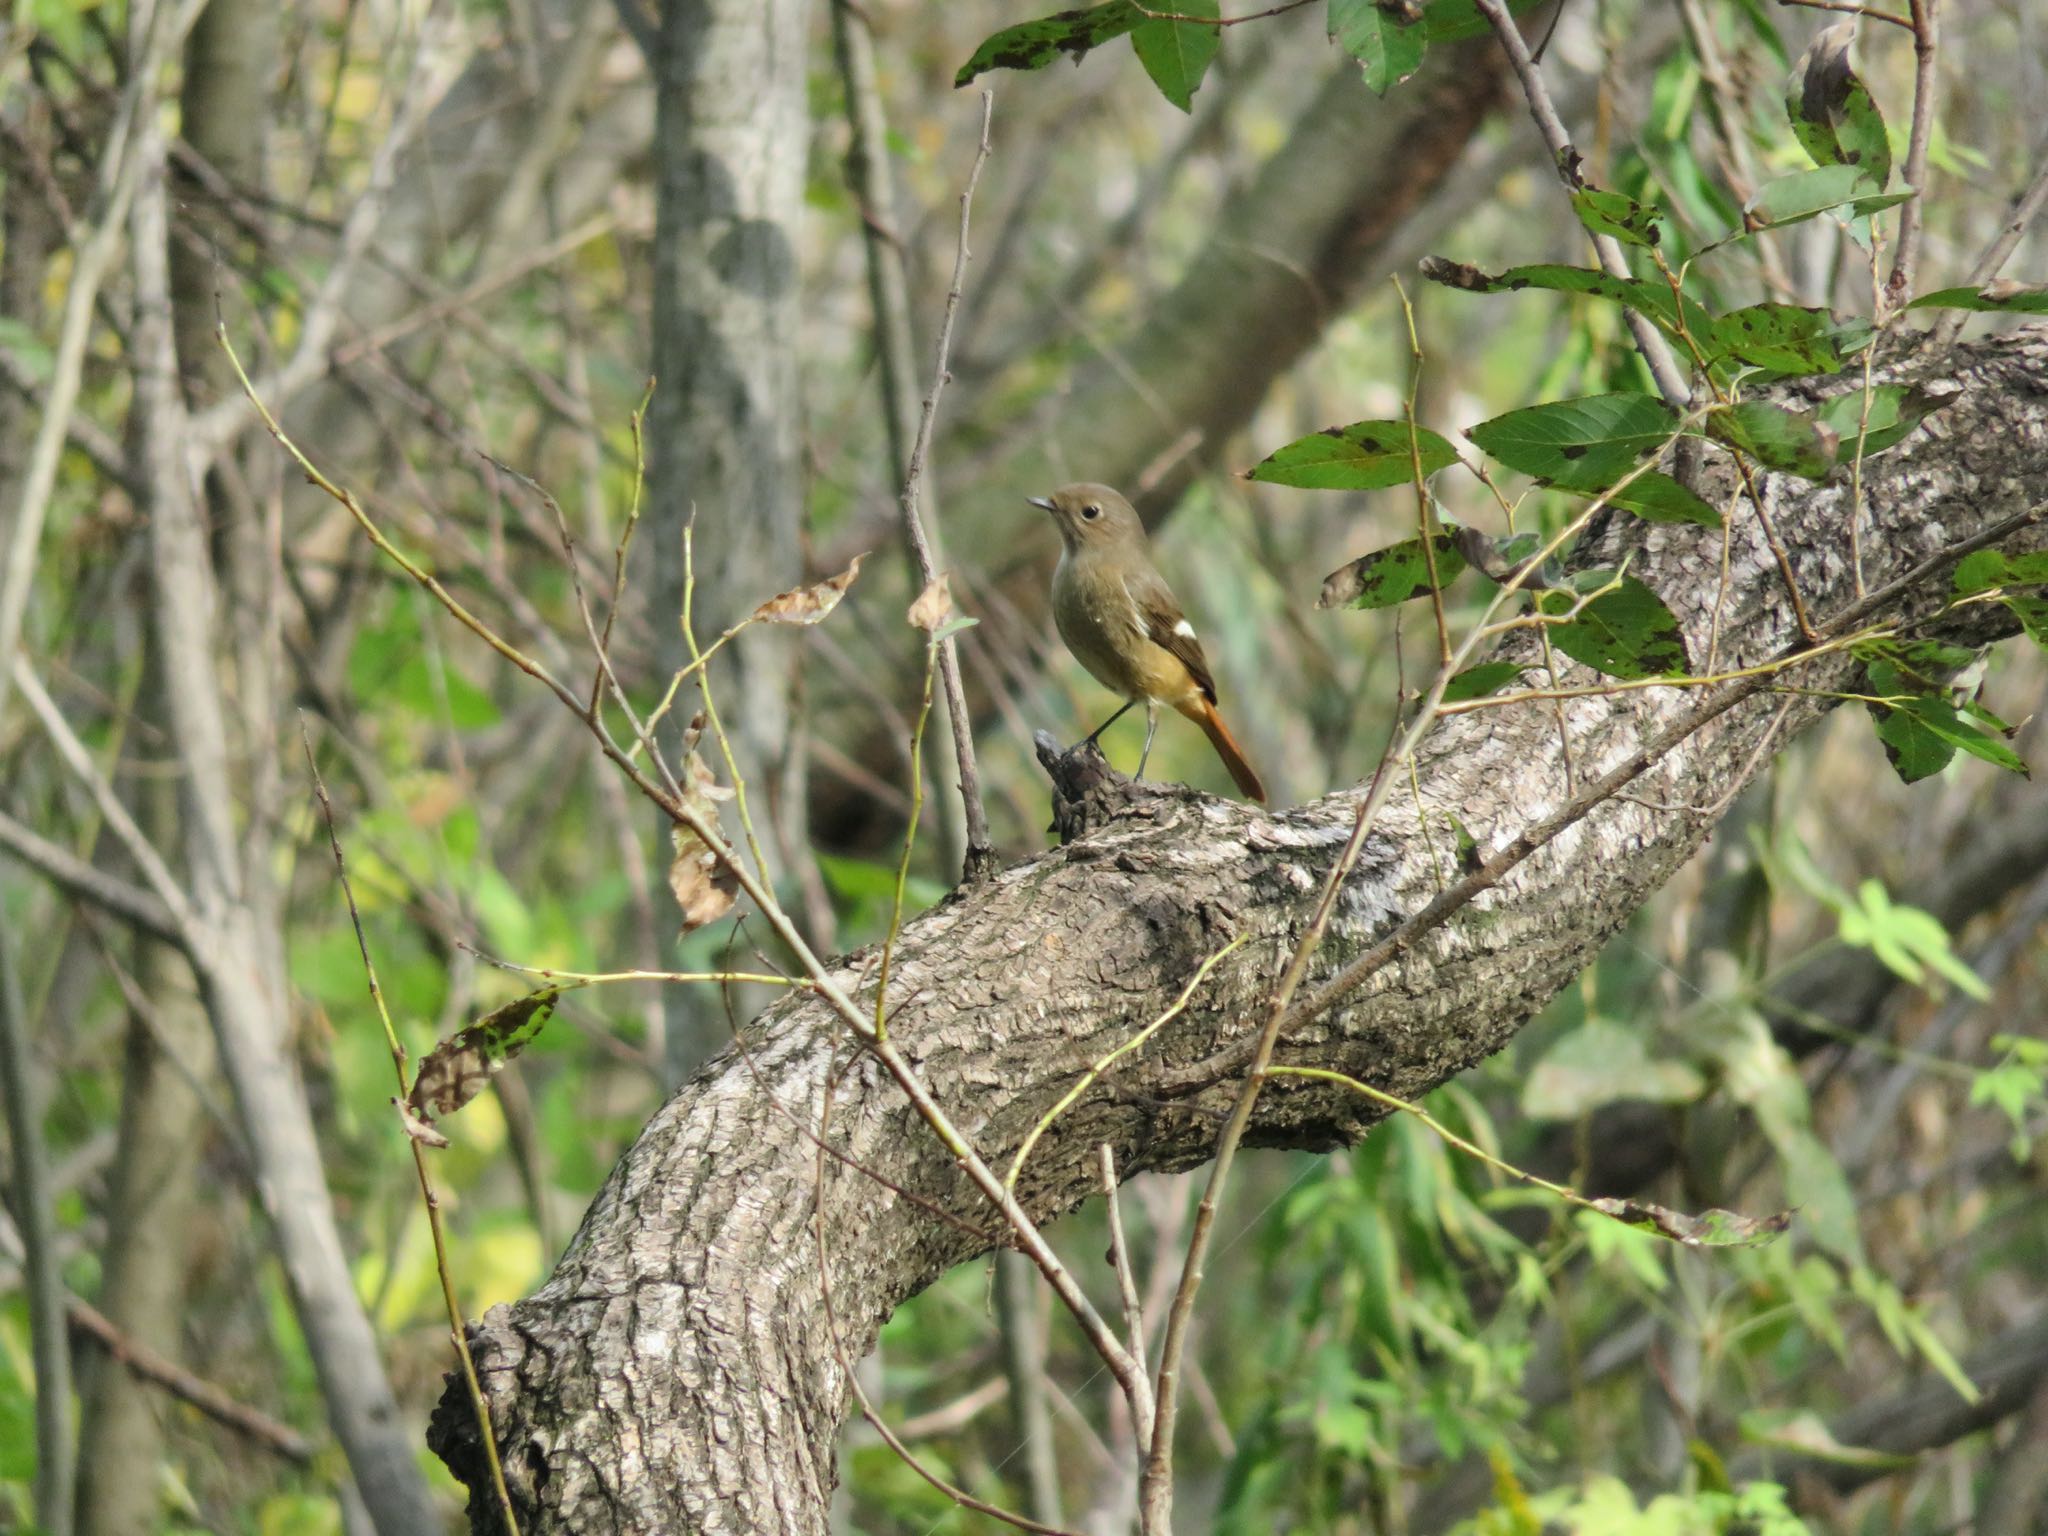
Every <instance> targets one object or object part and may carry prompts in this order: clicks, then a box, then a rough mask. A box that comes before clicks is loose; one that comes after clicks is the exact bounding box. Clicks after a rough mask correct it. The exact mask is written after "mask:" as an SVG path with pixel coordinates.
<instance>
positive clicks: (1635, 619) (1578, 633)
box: [1536, 571, 1691, 680]
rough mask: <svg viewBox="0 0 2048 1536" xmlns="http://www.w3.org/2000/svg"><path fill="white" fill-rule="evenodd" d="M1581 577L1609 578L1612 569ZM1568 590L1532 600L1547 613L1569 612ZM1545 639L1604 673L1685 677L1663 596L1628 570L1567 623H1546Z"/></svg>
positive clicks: (1678, 636) (1680, 636) (1680, 641)
mask: <svg viewBox="0 0 2048 1536" xmlns="http://www.w3.org/2000/svg"><path fill="white" fill-rule="evenodd" d="M1582 579H1583V580H1585V581H1589V582H1590V581H1595V580H1604V581H1605V582H1612V581H1614V577H1613V574H1612V573H1611V572H1597V571H1596V572H1588V573H1586V575H1585V576H1584V577H1583V578H1582ZM1577 601H1578V600H1577V599H1575V598H1574V597H1573V596H1572V594H1571V593H1569V592H1544V593H1541V594H1539V595H1538V597H1537V599H1536V605H1537V608H1538V609H1539V611H1541V612H1543V613H1547V614H1566V613H1570V612H1571V611H1572V609H1573V607H1574V605H1575V603H1576V602H1577ZM1549 632H1550V643H1551V644H1552V645H1553V646H1555V647H1556V648H1557V649H1558V650H1560V651H1563V652H1564V653H1565V655H1567V656H1569V657H1571V659H1572V660H1573V661H1576V662H1580V663H1582V664H1583V665H1585V666H1589V667H1591V668H1592V669H1593V670H1594V671H1595V672H1599V673H1602V674H1604V675H1605V676H1608V677H1619V678H1624V679H1630V680H1633V679H1637V678H1645V677H1684V676H1686V675H1687V673H1688V672H1689V671H1690V669H1691V663H1690V662H1689V661H1688V659H1687V657H1686V653H1685V635H1684V633H1683V632H1682V631H1681V630H1680V629H1679V627H1678V620H1677V619H1676V618H1675V617H1673V615H1672V612H1671V610H1670V609H1669V608H1667V607H1665V606H1664V599H1663V598H1661V597H1659V596H1658V595H1657V594H1656V593H1654V592H1652V591H1651V590H1650V589H1649V588H1648V587H1646V586H1644V585H1643V584H1642V583H1641V582H1640V581H1638V580H1636V578H1635V577H1633V576H1623V577H1621V578H1620V581H1619V583H1618V584H1617V585H1615V586H1614V587H1613V590H1611V591H1607V592H1602V593H1601V594H1600V595H1599V596H1598V597H1595V598H1592V599H1590V600H1589V601H1587V602H1586V603H1585V606H1584V607H1582V608H1580V609H1579V610H1578V613H1577V615H1576V616H1575V617H1573V618H1572V619H1571V620H1569V621H1568V622H1566V623H1562V624H1552V625H1550V626H1549Z"/></svg>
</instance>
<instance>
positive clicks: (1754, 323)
mask: <svg viewBox="0 0 2048 1536" xmlns="http://www.w3.org/2000/svg"><path fill="white" fill-rule="evenodd" d="M1706 350H1707V351H1708V352H1709V353H1710V355H1712V356H1715V357H1732V358H1734V359H1735V360H1736V361H1737V362H1743V363H1748V364H1749V365H1750V366H1751V367H1752V368H1768V369H1770V370H1771V371H1772V372H1773V373H1840V372H1841V371H1842V353H1841V349H1840V347H1839V345H1838V344H1837V340H1836V336H1835V322H1834V320H1833V319H1832V318H1831V317H1830V316H1829V314H1828V312H1827V311H1826V310H1824V309H1805V308H1802V307H1801V306H1799V305H1797V304H1752V305H1750V306H1749V307H1748V308H1746V309H1736V310H1730V311H1729V312H1728V313H1727V314H1725V315H1721V316H1719V317H1717V318H1716V319H1715V321H1714V332H1713V337H1712V340H1711V342H1710V343H1709V344H1708V346H1707V348H1706Z"/></svg>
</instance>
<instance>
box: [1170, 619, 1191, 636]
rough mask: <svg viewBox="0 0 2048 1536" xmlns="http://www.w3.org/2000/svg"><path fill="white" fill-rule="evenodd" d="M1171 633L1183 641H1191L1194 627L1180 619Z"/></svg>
mask: <svg viewBox="0 0 2048 1536" xmlns="http://www.w3.org/2000/svg"><path fill="white" fill-rule="evenodd" d="M1173 632H1174V633H1175V634H1176V635H1179V636H1180V637H1181V639H1183V640H1192V639H1194V638H1195V626H1194V625H1192V624H1190V623H1189V622H1188V621H1187V620H1186V619H1182V620H1181V621H1180V622H1179V623H1178V624H1176V625H1174V626H1173Z"/></svg>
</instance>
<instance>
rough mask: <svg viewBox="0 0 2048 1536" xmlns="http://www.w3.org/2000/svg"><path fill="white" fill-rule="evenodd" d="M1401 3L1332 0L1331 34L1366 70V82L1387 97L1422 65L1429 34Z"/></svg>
mask: <svg viewBox="0 0 2048 1536" xmlns="http://www.w3.org/2000/svg"><path fill="white" fill-rule="evenodd" d="M1405 9H1406V7H1404V6H1402V5H1401V4H1399V3H1398V0H1397V3H1395V4H1393V5H1382V4H1380V3H1379V0H1330V11H1329V26H1330V36H1331V37H1332V38H1334V39H1336V42H1337V45H1338V46H1339V47H1340V48H1342V49H1343V50H1344V51H1345V52H1346V53H1348V54H1350V55H1351V56H1352V57H1353V58H1354V59H1356V60H1358V62H1359V65H1360V67H1361V68H1363V69H1364V71H1365V83H1366V85H1367V86H1369V87H1370V88H1371V89H1372V92H1373V94H1374V95H1375V96H1384V95H1386V94H1387V92H1388V91H1389V90H1390V89H1392V88H1393V87H1394V86H1396V85H1399V84H1400V83H1401V82H1402V81H1403V80H1406V79H1407V78H1408V77H1409V76H1410V75H1412V74H1414V73H1415V71H1416V70H1418V69H1420V68H1421V67H1422V54H1423V50H1424V48H1425V47H1427V46H1428V40H1429V34H1428V32H1427V31H1426V29H1425V28H1424V27H1423V25H1422V23H1421V22H1420V21H1419V20H1415V19H1411V18H1409V17H1406V16H1404V15H1403V14H1402V13H1403V11H1404V10H1405Z"/></svg>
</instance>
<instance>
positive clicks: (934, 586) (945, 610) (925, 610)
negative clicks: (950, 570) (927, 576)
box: [910, 571, 953, 634]
mask: <svg viewBox="0 0 2048 1536" xmlns="http://www.w3.org/2000/svg"><path fill="white" fill-rule="evenodd" d="M952 616H953V590H952V588H951V587H949V586H948V585H947V584H946V573H945V572H944V571H941V572H939V574H938V575H936V576H934V577H933V578H932V581H931V585H930V586H928V587H926V588H925V589H924V590H923V591H922V592H920V593H918V594H917V601H916V602H914V603H912V604H911V605H910V622H911V623H912V624H913V625H915V626H916V627H917V628H919V629H921V630H923V631H924V632H925V633H926V634H930V633H931V632H932V631H933V630H935V629H937V628H938V627H939V626H940V625H941V624H943V623H945V622H946V620H947V619H949V618H951V617H952Z"/></svg>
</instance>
